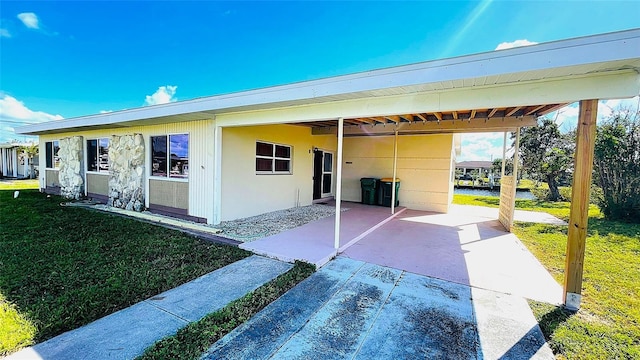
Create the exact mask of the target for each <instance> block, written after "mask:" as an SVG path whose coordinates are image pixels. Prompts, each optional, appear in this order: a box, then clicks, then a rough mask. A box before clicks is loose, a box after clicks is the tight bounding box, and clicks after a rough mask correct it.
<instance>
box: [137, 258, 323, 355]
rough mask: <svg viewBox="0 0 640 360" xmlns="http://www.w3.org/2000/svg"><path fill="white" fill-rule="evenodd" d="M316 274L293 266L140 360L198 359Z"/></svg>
mask: <svg viewBox="0 0 640 360" xmlns="http://www.w3.org/2000/svg"><path fill="white" fill-rule="evenodd" d="M313 272H315V266H313V265H310V264H307V263H303V262H296V264H295V265H294V267H293V268H292V269H291V270H289V271H287V272H286V273H284V274H282V275H280V276H278V277H277V278H275V279H273V280H271V281H270V282H268V283H266V284H264V285H262V286H261V287H259V288H258V289H256V290H255V291H253V292H251V293H249V294H247V295H245V296H243V297H242V298H240V299H238V300H235V301H232V302H231V303H229V304H228V305H227V306H225V307H224V308H222V309H220V310H218V311H216V312H214V313H211V314H208V315H207V316H205V317H204V318H202V319H201V320H199V321H196V322H193V323H191V324H189V325H187V326H185V327H184V328H182V329H180V330H179V331H178V333H177V334H176V335H174V336H170V337H167V338H165V339H162V340H160V341H158V342H157V343H155V344H154V345H152V346H151V347H149V348H148V349H147V350H145V353H144V354H143V355H142V356H140V357H139V360H140V359H141V360H151V359H198V358H200V356H201V355H202V353H204V352H205V351H206V350H207V349H208V348H209V347H210V346H211V345H213V343H215V342H216V341H218V340H219V339H221V338H222V337H223V336H225V335H226V334H228V333H229V332H231V330H233V329H235V328H236V327H237V326H239V325H240V324H242V323H244V322H245V321H247V320H249V318H251V317H252V316H253V315H255V314H256V313H258V312H259V311H260V310H262V309H263V308H264V307H265V306H267V305H269V304H270V303H271V302H273V301H275V300H276V299H277V298H279V297H280V296H281V295H283V294H284V293H285V292H287V291H289V290H290V289H291V288H293V287H294V286H296V285H297V284H298V283H299V282H301V281H302V280H304V279H306V278H307V277H309V275H311V274H313Z"/></svg>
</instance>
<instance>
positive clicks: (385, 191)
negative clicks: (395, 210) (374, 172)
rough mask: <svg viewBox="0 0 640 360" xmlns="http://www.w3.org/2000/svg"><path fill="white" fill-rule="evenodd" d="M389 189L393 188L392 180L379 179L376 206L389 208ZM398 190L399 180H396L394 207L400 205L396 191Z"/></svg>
mask: <svg viewBox="0 0 640 360" xmlns="http://www.w3.org/2000/svg"><path fill="white" fill-rule="evenodd" d="M391 188H393V178H384V179H380V183H379V184H378V201H377V203H378V205H381V206H386V207H391ZM399 190H400V179H398V178H396V205H395V206H398V205H399V204H400V201H399V199H398V191H399Z"/></svg>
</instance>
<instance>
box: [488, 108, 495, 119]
mask: <svg viewBox="0 0 640 360" xmlns="http://www.w3.org/2000/svg"><path fill="white" fill-rule="evenodd" d="M496 111H498V108H494V109H491V111H490V112H489V115H487V117H488V118H490V117H492V116H493V115H495V114H496Z"/></svg>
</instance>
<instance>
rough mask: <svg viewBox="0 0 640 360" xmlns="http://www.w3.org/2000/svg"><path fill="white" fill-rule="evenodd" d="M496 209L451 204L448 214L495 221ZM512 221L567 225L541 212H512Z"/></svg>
mask: <svg viewBox="0 0 640 360" xmlns="http://www.w3.org/2000/svg"><path fill="white" fill-rule="evenodd" d="M498 210H499V209H498V208H491V207H487V206H476V205H457V204H451V207H450V208H449V214H451V215H454V216H468V217H474V218H477V217H482V218H486V219H497V218H498ZM513 219H514V220H515V221H522V222H532V223H539V224H551V225H567V222H566V221H563V220H560V219H558V218H557V217H555V216H553V215H550V214H547V213H546V212H541V211H529V210H518V209H516V210H515V211H514V212H513Z"/></svg>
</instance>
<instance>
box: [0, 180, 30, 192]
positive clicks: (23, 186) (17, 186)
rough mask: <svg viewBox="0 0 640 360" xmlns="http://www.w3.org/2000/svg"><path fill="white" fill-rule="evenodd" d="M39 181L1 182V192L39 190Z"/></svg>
mask: <svg viewBox="0 0 640 360" xmlns="http://www.w3.org/2000/svg"><path fill="white" fill-rule="evenodd" d="M38 184H39V183H38V179H27V180H8V179H2V180H0V190H27V189H35V190H37V189H38Z"/></svg>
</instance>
